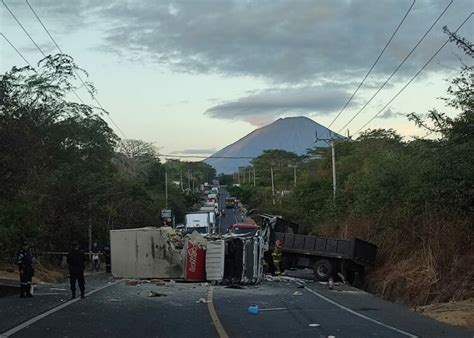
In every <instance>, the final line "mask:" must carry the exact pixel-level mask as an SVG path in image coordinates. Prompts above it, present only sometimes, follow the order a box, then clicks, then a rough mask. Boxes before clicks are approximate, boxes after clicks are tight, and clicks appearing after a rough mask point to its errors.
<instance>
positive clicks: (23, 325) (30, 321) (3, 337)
mask: <svg viewBox="0 0 474 338" xmlns="http://www.w3.org/2000/svg"><path fill="white" fill-rule="evenodd" d="M119 282H121V280H117V281H115V282H113V283H110V284H107V285H104V286H101V287H100V288H97V289H95V290H92V291H90V292H88V293H86V296H90V295H92V294H94V293H96V292H99V291H101V290H103V289H105V288H108V287H109V286H112V285H115V284H117V283H119ZM80 300H81V299H80V298H75V299H71V300H70V301H68V302H66V303H64V304H61V305H58V306H56V307H53V308H52V309H49V310H48V311H46V312H43V313H42V314H40V315H38V316H36V317H33V318H31V319H28V320H27V321H26V322H23V323H21V324H20V325H18V326H16V327H14V328H13V329H10V330H8V331H6V332H4V333H2V334H0V338H6V337H10V336H11V335H14V334H15V333H17V332H18V331H21V330H23V329H24V328H26V327H28V326H30V325H31V324H33V323H36V322H37V321H39V320H41V319H43V318H45V317H48V316H49V315H51V314H53V313H55V312H58V311H59V310H62V309H64V308H65V307H68V306H69V305H72V304H74V303H76V302H78V301H80Z"/></svg>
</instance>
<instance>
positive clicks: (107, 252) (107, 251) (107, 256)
mask: <svg viewBox="0 0 474 338" xmlns="http://www.w3.org/2000/svg"><path fill="white" fill-rule="evenodd" d="M104 258H105V272H107V273H110V272H111V271H112V269H111V264H110V263H111V259H110V245H108V244H107V245H105V246H104Z"/></svg>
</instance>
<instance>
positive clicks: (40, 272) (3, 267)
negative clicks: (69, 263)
mask: <svg viewBox="0 0 474 338" xmlns="http://www.w3.org/2000/svg"><path fill="white" fill-rule="evenodd" d="M64 278H65V271H61V270H59V269H51V268H49V267H46V266H43V265H40V264H37V265H36V266H35V276H34V277H33V283H35V284H44V283H59V282H62V281H63V280H64ZM0 279H2V280H4V281H8V280H11V281H12V282H16V281H19V272H18V268H17V267H16V266H14V265H11V264H0Z"/></svg>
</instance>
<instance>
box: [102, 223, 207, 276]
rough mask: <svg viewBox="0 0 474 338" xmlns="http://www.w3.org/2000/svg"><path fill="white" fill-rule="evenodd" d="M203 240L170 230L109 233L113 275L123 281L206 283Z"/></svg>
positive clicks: (194, 233)
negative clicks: (166, 280) (141, 279)
mask: <svg viewBox="0 0 474 338" xmlns="http://www.w3.org/2000/svg"><path fill="white" fill-rule="evenodd" d="M206 244H207V241H206V239H205V238H204V237H203V236H201V235H199V234H198V233H196V232H193V233H192V234H189V235H186V236H185V237H183V236H182V235H181V233H179V232H176V231H175V230H174V229H172V228H170V227H162V228H152V227H149V228H139V229H123V230H111V231H110V246H111V259H112V274H113V275H114V276H115V277H125V278H163V279H184V280H186V281H205V280H206V275H205V270H204V269H205V268H204V264H205V255H206V253H205V251H206Z"/></svg>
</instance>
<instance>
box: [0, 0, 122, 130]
mask: <svg viewBox="0 0 474 338" xmlns="http://www.w3.org/2000/svg"><path fill="white" fill-rule="evenodd" d="M2 2H3V0H2ZM26 4H27V5H28V7H29V8H30V10H31V11H32V12H33V14H34V15H35V17H36V19H38V21H39V23H40V24H41V26H42V27H43V29H44V30H45V31H46V33H47V34H48V36H49V38H50V39H51V41H52V42H53V44H54V45H55V46H56V48H57V49H58V51H59V52H60V53H61V54H64V52H63V51H62V49H61V47H59V44H58V43H57V42H56V40H55V39H54V38H53V35H52V34H51V33H50V32H49V30H48V28H47V27H46V25H45V24H44V23H43V21H42V20H41V18H40V16H39V15H38V13H36V11H35V10H34V8H33V6H32V5H31V4H30V3H29V2H28V0H26ZM73 71H74V74H75V75H76V76H77V78H78V79H79V81H81V83H82V85H83V86H84V87H85V88H86V90H87V91H88V92H89V95H90V96H91V97H92V99H93V100H94V101H95V102H96V103H97V105H98V106H99V107H100V109H102V111H103V112H104V113H105V115H106V116H107V118H108V119H109V120H110V122H111V123H112V124H113V125H114V126H115V128H116V129H117V130H118V132H119V133H120V134H122V136H123V137H124V138H127V136H126V135H125V133H124V132H123V130H122V129H121V128H120V127H119V126H118V125H117V123H115V121H114V120H113V119H112V117H111V116H110V114H109V113H108V111H107V110H105V109H104V107H103V106H102V104H101V103H100V102H99V100H98V99H97V97H96V96H95V95H94V93H93V92H92V90H91V89H90V88H89V86H88V85H87V84H86V83H85V81H84V80H83V79H82V77H81V75H80V74H79V73H78V72H77V71H76V70H75V69H74V70H73ZM76 96H77V94H76ZM81 101H82V100H81Z"/></svg>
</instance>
